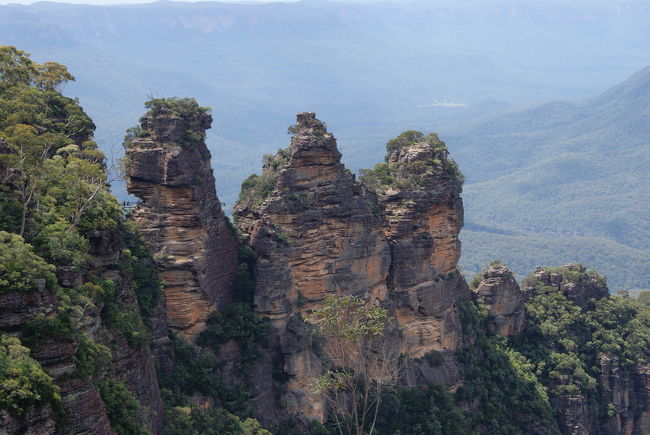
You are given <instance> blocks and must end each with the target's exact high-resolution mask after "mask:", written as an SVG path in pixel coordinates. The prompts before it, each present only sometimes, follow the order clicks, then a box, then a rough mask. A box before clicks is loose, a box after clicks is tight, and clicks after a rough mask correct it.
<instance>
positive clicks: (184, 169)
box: [126, 109, 237, 339]
mask: <svg viewBox="0 0 650 435" xmlns="http://www.w3.org/2000/svg"><path fill="white" fill-rule="evenodd" d="M211 122H212V117H211V116H210V115H209V114H208V113H206V112H204V111H200V110H197V111H196V112H194V113H190V114H187V113H184V114H177V113H174V112H173V111H172V110H169V109H158V110H156V111H152V112H150V113H148V114H147V115H146V116H144V117H143V118H142V119H141V123H142V131H141V133H140V134H139V137H136V138H134V139H133V140H132V141H131V142H130V143H129V144H128V146H127V148H126V158H127V161H128V164H127V168H126V174H127V188H128V191H129V193H131V194H133V195H135V196H137V197H138V198H140V200H141V202H140V203H139V204H138V206H137V207H136V208H135V210H134V211H133V220H134V221H135V222H136V224H137V225H138V228H139V229H140V232H141V233H142V235H143V237H144V238H145V240H146V242H147V245H148V247H149V249H150V251H151V252H152V254H153V255H154V258H155V259H156V260H157V264H158V268H159V273H160V275H161V278H162V280H163V282H164V288H165V315H166V317H167V323H168V325H169V327H170V328H171V329H172V330H174V331H176V332H177V333H179V334H180V335H181V336H183V337H185V338H190V339H191V338H193V337H195V336H196V334H198V333H199V332H200V331H201V330H202V329H203V328H204V325H205V321H206V319H207V317H208V315H209V314H210V313H211V312H213V311H214V310H215V309H216V308H219V307H222V306H224V305H226V304H227V303H228V302H230V300H231V288H232V283H233V280H234V276H235V272H236V269H237V254H236V239H235V238H234V237H233V236H232V235H231V234H230V233H229V231H228V229H227V226H226V222H225V217H224V214H223V211H222V210H221V204H220V202H219V200H218V198H217V195H216V190H215V186H214V177H213V175H212V168H211V166H210V152H209V151H208V149H207V147H206V145H205V141H204V138H205V129H207V128H209V127H210V125H211Z"/></svg>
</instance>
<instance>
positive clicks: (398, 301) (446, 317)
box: [377, 134, 467, 358]
mask: <svg viewBox="0 0 650 435" xmlns="http://www.w3.org/2000/svg"><path fill="white" fill-rule="evenodd" d="M386 163H387V168H388V170H389V171H390V173H391V175H392V178H393V180H394V181H392V183H391V185H389V186H385V187H383V188H381V189H377V190H378V193H379V199H380V203H381V204H382V205H383V207H384V208H385V216H386V219H387V221H388V224H387V227H386V230H385V231H386V236H387V239H388V240H389V242H390V246H391V267H390V275H389V279H388V286H389V290H390V292H391V299H392V301H393V305H394V307H395V311H396V315H397V320H398V323H399V325H400V327H401V328H402V333H403V336H404V341H403V352H404V353H405V354H407V355H409V356H410V357H412V358H421V357H423V356H424V355H426V354H427V353H428V352H431V351H441V350H445V351H454V350H455V349H456V348H457V347H458V345H459V344H460V340H461V328H460V321H459V318H458V312H457V309H456V307H455V303H456V301H457V300H458V298H459V296H461V295H462V294H463V293H465V292H466V291H467V286H466V284H465V282H464V280H463V279H462V278H461V276H460V274H459V273H458V270H457V265H458V260H459V258H460V240H459V239H458V234H459V232H460V229H461V228H462V226H463V201H462V199H461V197H460V193H461V191H462V187H461V186H462V181H461V176H460V173H459V172H458V171H457V168H456V167H455V164H454V163H453V161H451V159H449V157H448V153H447V149H446V147H445V144H444V143H443V142H442V141H440V140H439V139H438V137H437V136H436V135H433V134H432V135H429V136H418V137H416V138H414V139H412V140H410V141H407V142H406V143H404V144H401V145H400V146H398V147H394V148H393V149H392V150H391V151H390V152H389V154H388V156H387V158H386Z"/></svg>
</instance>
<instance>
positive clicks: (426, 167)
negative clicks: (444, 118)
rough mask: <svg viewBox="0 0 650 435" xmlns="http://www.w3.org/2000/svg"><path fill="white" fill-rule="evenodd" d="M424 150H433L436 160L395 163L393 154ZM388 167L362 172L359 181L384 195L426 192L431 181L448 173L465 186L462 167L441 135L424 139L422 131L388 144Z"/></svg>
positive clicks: (407, 132) (393, 140) (399, 137)
mask: <svg viewBox="0 0 650 435" xmlns="http://www.w3.org/2000/svg"><path fill="white" fill-rule="evenodd" d="M414 145H417V146H422V147H427V148H429V149H430V151H431V153H432V154H433V157H431V158H428V159H426V160H413V161H406V160H405V161H402V160H400V161H397V162H395V161H391V158H390V157H391V154H393V153H395V152H397V151H399V150H401V149H402V148H405V147H410V146H414ZM386 150H387V151H388V154H387V155H386V159H385V160H386V162H385V163H378V164H377V165H375V168H374V169H362V170H361V171H360V173H361V177H360V178H359V180H360V181H361V182H362V183H363V184H364V185H365V186H367V187H368V188H369V189H370V190H372V191H374V192H377V193H379V194H384V193H386V192H387V191H388V190H390V189H403V190H423V189H426V186H427V180H429V179H430V178H431V177H432V176H434V175H437V174H441V173H442V172H445V173H446V174H448V175H449V176H450V177H451V178H452V179H453V180H454V181H457V182H458V183H461V184H462V182H463V175H462V174H461V172H460V170H459V168H458V165H456V163H455V162H454V161H453V160H452V159H450V158H449V157H448V152H447V146H446V145H445V143H444V142H442V141H441V140H440V139H439V138H438V135H437V134H435V133H431V134H429V135H426V136H425V135H424V134H422V133H420V132H419V131H414V130H408V131H405V132H404V133H402V134H400V135H399V136H397V137H396V138H395V139H391V140H390V141H388V143H387V144H386Z"/></svg>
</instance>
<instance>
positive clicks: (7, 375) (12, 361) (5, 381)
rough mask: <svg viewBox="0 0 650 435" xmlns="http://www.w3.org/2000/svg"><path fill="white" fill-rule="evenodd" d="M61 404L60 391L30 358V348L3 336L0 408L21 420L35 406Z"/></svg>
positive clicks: (0, 358)
mask: <svg viewBox="0 0 650 435" xmlns="http://www.w3.org/2000/svg"><path fill="white" fill-rule="evenodd" d="M60 402H61V396H60V395H59V388H58V387H57V386H56V385H54V383H53V380H52V378H51V377H50V376H48V375H47V374H46V373H45V372H44V371H43V368H42V367H41V365H40V364H39V363H38V362H36V361H35V360H33V359H32V358H30V357H29V349H28V348H26V347H24V346H22V345H21V344H20V340H18V339H17V338H14V337H9V336H7V335H5V334H2V333H0V409H5V410H7V411H9V413H11V414H13V415H15V416H18V417H20V416H23V415H24V414H26V413H28V412H29V411H31V410H32V409H33V408H34V407H36V406H40V405H42V404H45V403H50V404H52V405H53V406H54V407H58V406H59V405H60Z"/></svg>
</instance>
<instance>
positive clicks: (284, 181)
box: [234, 113, 468, 420]
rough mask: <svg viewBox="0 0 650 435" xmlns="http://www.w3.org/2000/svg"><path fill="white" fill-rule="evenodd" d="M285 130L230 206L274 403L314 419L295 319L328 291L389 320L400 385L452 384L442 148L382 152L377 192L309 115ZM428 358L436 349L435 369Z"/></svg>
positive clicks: (455, 183) (306, 351)
mask: <svg viewBox="0 0 650 435" xmlns="http://www.w3.org/2000/svg"><path fill="white" fill-rule="evenodd" d="M290 132H291V133H292V134H293V136H292V139H291V145H290V146H289V148H288V149H285V150H280V151H279V152H278V153H277V154H276V155H274V156H267V157H266V158H265V162H264V168H263V173H262V175H260V176H257V175H253V176H251V177H249V179H247V180H246V181H245V182H244V184H243V185H242V192H241V195H240V199H239V202H238V204H237V205H236V207H235V209H234V215H235V218H236V223H237V226H238V227H239V229H240V230H241V231H242V233H243V234H244V236H245V237H246V238H248V241H249V243H250V246H251V247H252V248H253V249H254V251H255V253H256V256H257V263H256V269H255V278H256V287H255V293H254V305H255V311H256V312H257V313H258V314H261V315H265V316H268V317H269V318H270V319H271V321H272V325H273V328H274V333H273V334H274V336H275V337H276V338H275V341H276V345H277V346H278V348H279V349H280V353H281V354H282V364H283V369H284V372H285V373H286V374H287V375H288V378H289V381H288V383H287V385H286V386H285V387H286V391H287V394H285V395H284V397H283V406H284V407H285V408H286V409H287V411H288V412H289V413H298V414H301V415H303V416H306V417H308V418H318V419H320V420H322V419H323V418H324V415H325V412H326V410H325V409H324V407H323V401H322V399H321V398H319V397H317V396H316V395H315V393H314V392H313V391H312V390H313V388H312V387H311V385H312V384H313V380H314V379H315V377H317V376H318V375H319V374H320V364H319V361H318V358H317V356H316V355H315V354H314V352H313V351H312V350H311V349H310V347H309V343H308V342H307V341H306V340H305V337H308V336H309V332H308V330H309V327H308V325H305V324H304V322H302V321H301V320H300V319H301V317H300V316H301V315H302V314H304V313H308V312H309V311H310V310H314V309H318V308H319V307H320V304H321V302H322V301H323V299H324V298H325V297H326V296H328V295H339V296H346V295H354V296H359V297H362V298H364V299H366V300H368V301H370V302H372V303H375V304H377V305H381V306H384V307H386V308H388V309H389V310H390V311H391V312H392V313H393V314H394V315H395V318H396V321H397V323H398V325H399V327H400V329H401V331H402V336H403V340H402V344H401V347H402V352H403V353H405V354H406V355H408V357H410V360H411V361H412V363H410V364H409V367H410V370H407V372H408V373H407V374H406V375H405V377H404V378H405V382H406V383H409V384H411V383H413V384H421V383H425V382H432V381H437V382H442V383H444V384H446V385H449V386H451V385H453V384H456V383H457V382H458V380H459V373H458V369H457V367H456V365H455V362H454V359H453V351H454V350H455V349H456V348H457V347H458V346H459V344H460V341H461V328H460V321H459V317H458V311H457V309H456V307H455V304H456V301H457V300H458V298H459V297H460V296H461V295H463V294H467V293H468V289H467V285H466V284H465V282H464V280H463V279H462V277H461V276H460V274H459V273H458V270H457V263H458V259H459V256H460V242H459V240H458V233H459V231H460V228H461V227H462V223H463V213H462V210H463V207H462V200H461V199H460V192H461V183H462V178H461V177H462V176H461V175H460V173H459V172H458V170H457V168H456V166H455V164H454V163H453V161H451V159H449V158H448V156H447V151H446V148H445V147H444V144H443V143H442V142H440V141H439V140H438V139H437V137H435V136H427V137H424V136H422V135H420V136H419V137H418V140H416V141H414V142H412V143H407V144H403V146H400V147H399V148H396V149H395V150H393V152H391V153H390V154H389V157H388V158H387V160H388V163H387V164H386V166H388V167H389V170H390V171H391V176H390V179H391V180H393V181H392V182H393V183H394V184H393V185H391V186H388V187H386V186H380V187H382V188H381V189H377V188H376V187H378V184H381V183H373V180H374V181H376V180H377V179H378V178H377V177H375V178H372V177H368V175H369V171H367V173H366V175H365V176H364V179H363V182H362V183H359V182H357V180H356V179H355V177H354V175H352V174H351V173H350V172H349V171H348V170H346V169H345V168H344V166H343V165H342V164H341V161H340V160H341V154H340V153H339V151H338V149H337V146H336V140H335V139H334V137H333V136H332V135H331V134H330V133H328V132H327V130H326V128H325V125H324V124H323V123H322V122H320V121H319V120H317V119H316V117H315V115H314V114H313V113H299V114H298V115H297V121H296V124H295V125H294V126H292V127H291V128H290ZM414 171H415V172H414ZM414 175H415V176H414ZM371 178H372V179H371ZM366 181H369V182H368V183H366ZM379 181H380V182H381V181H383V179H381V177H380V179H379ZM364 184H365V185H364ZM384 187H386V188H384ZM431 352H443V353H444V355H443V364H442V365H441V366H440V365H439V364H437V363H436V365H438V367H437V368H435V369H434V368H433V367H430V366H429V365H428V363H427V361H428V360H436V358H426V356H427V355H428V354H429V353H431ZM416 359H417V363H415V360H416Z"/></svg>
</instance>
